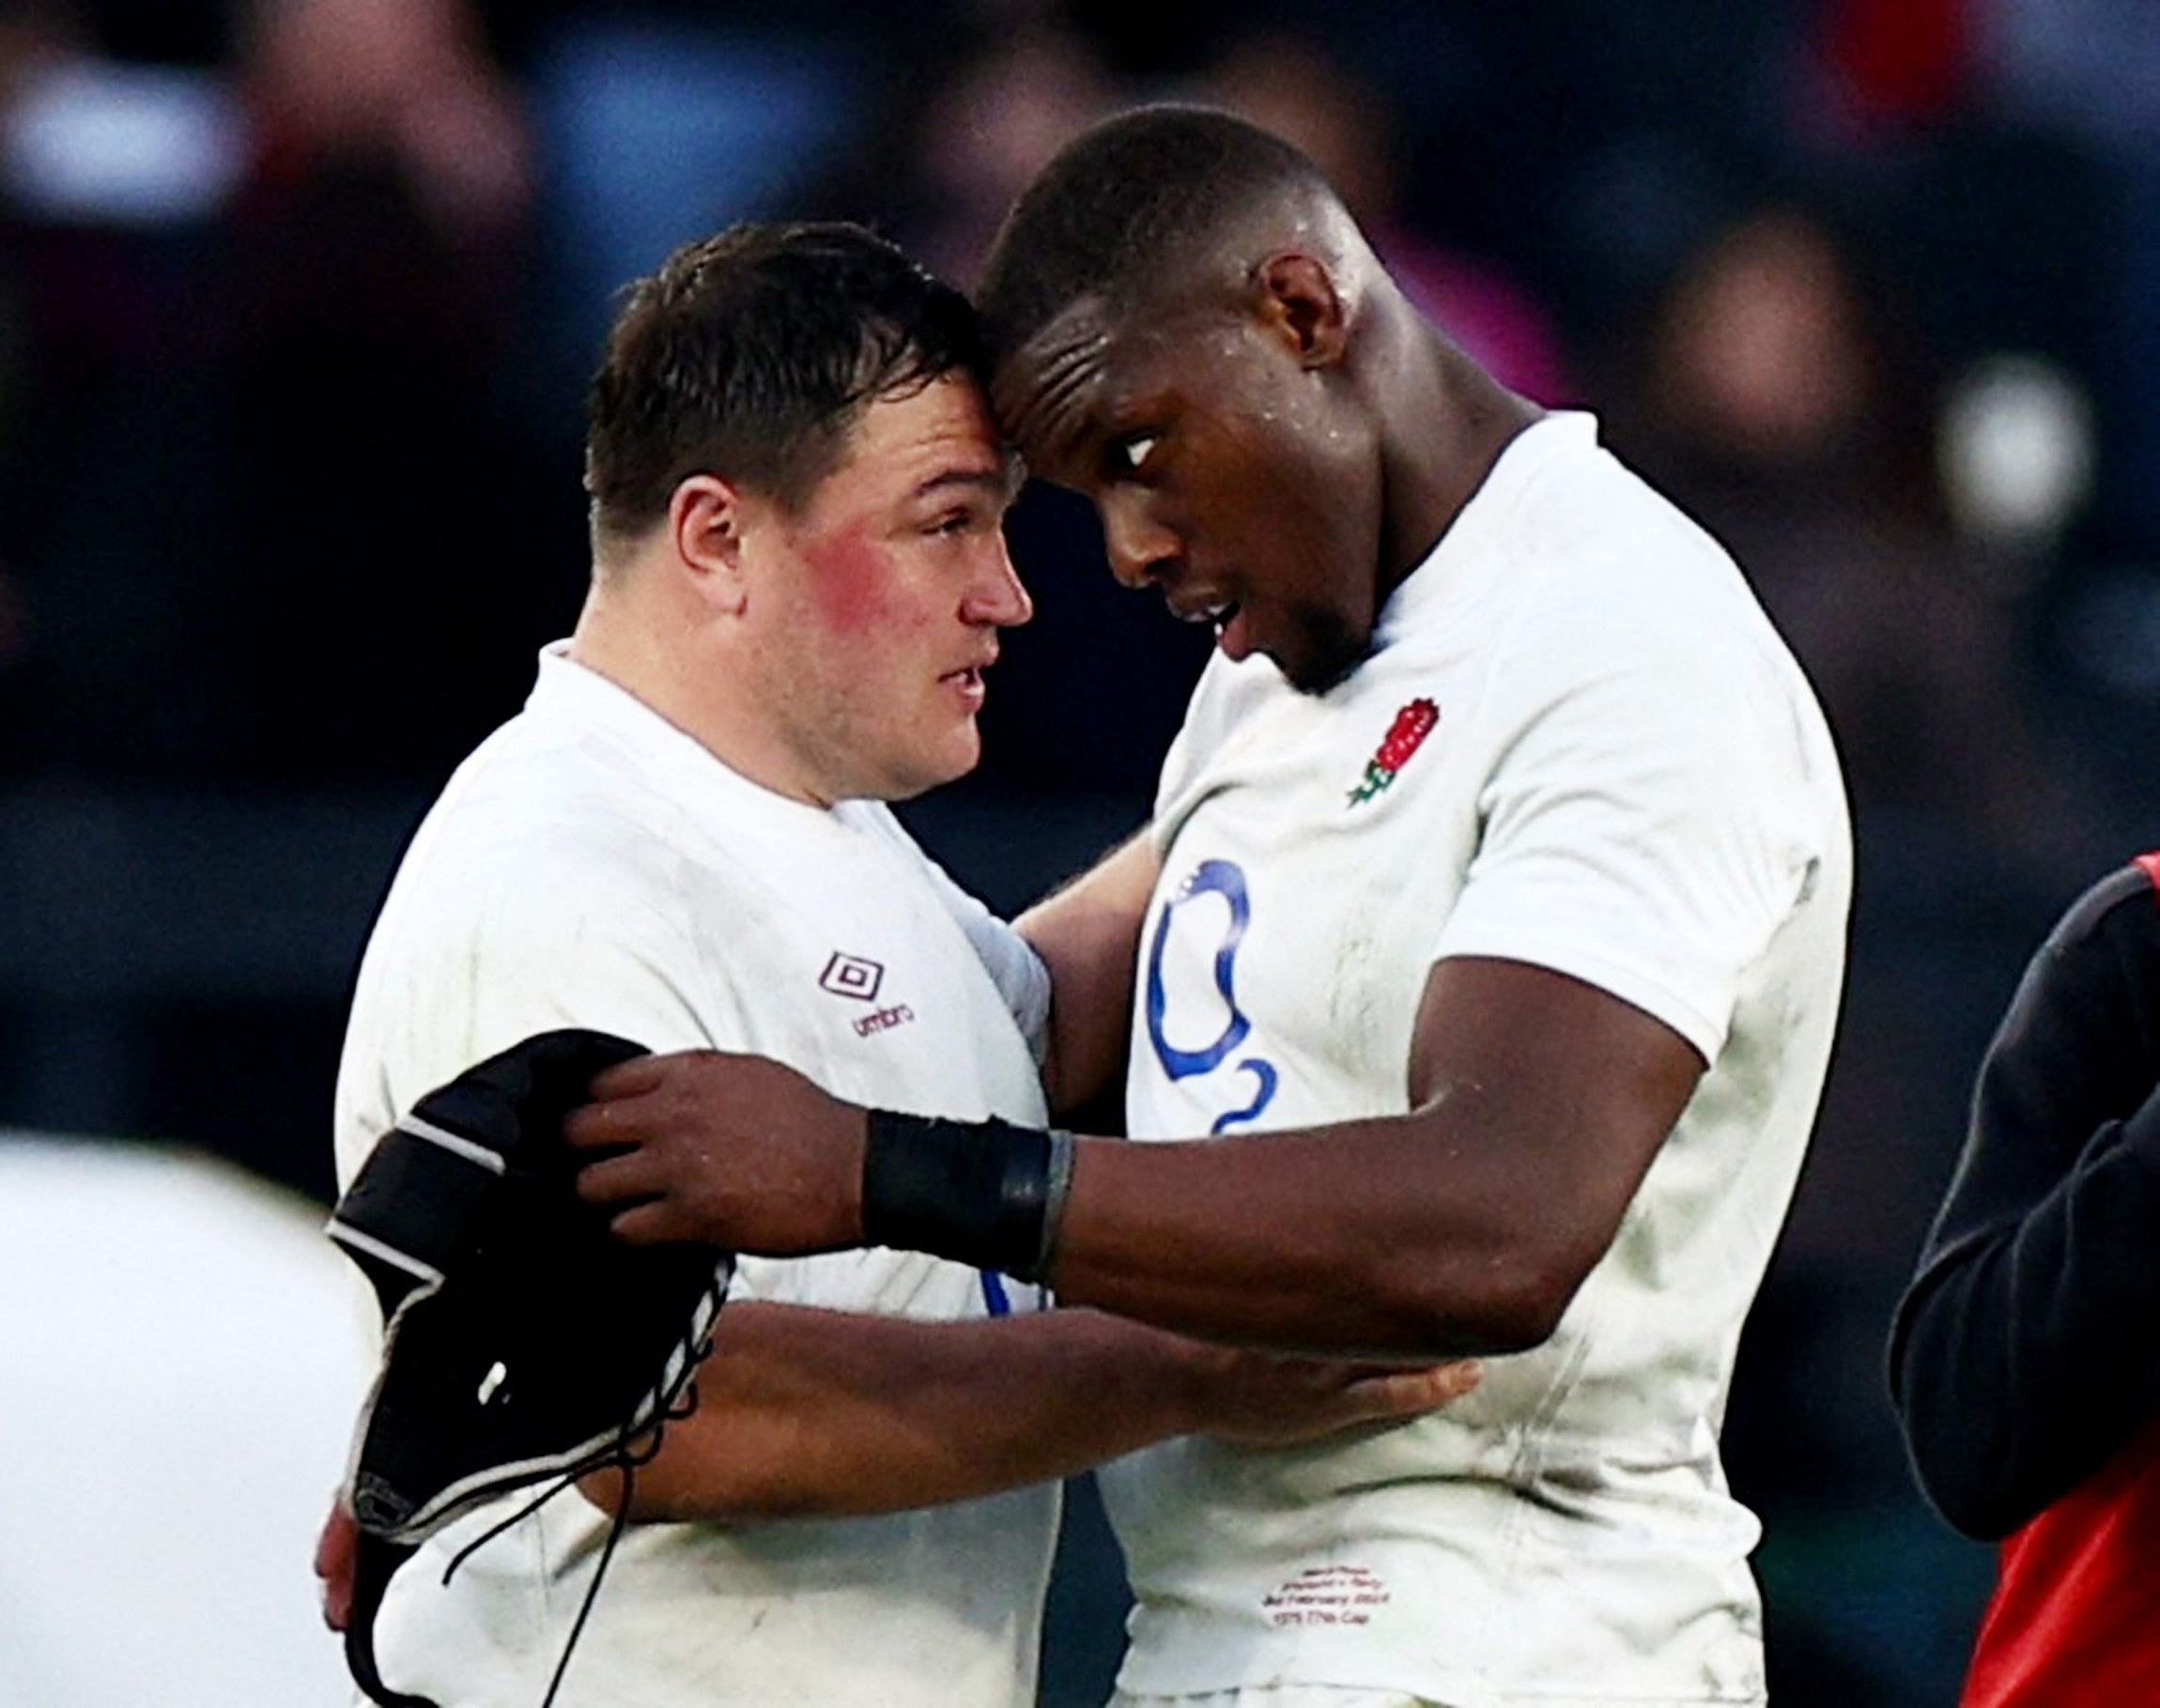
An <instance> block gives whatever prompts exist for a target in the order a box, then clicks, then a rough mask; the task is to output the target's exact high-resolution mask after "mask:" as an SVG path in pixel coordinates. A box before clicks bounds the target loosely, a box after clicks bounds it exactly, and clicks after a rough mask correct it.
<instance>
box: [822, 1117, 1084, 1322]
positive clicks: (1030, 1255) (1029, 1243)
mask: <svg viewBox="0 0 2160 1708" xmlns="http://www.w3.org/2000/svg"><path fill="white" fill-rule="evenodd" d="M1071 1184H1072V1134H1071V1133H1069V1132H1061V1131H1050V1132H1044V1131H1040V1130H1038V1129H1036V1128H1032V1127H1015V1126H1013V1125H1011V1123H1010V1122H1008V1121H997V1120H990V1121H945V1120H938V1119H935V1118H933V1117H931V1116H919V1115H896V1114H894V1113H893V1112H892V1111H890V1110H887V1109H872V1111H871V1112H870V1132H869V1140H868V1143H867V1144H866V1145H865V1146H864V1148H863V1153H862V1237H863V1243H864V1244H866V1245H886V1246H891V1247H893V1248H895V1249H896V1250H899V1251H903V1252H928V1253H929V1254H931V1255H932V1256H933V1257H949V1258H951V1259H952V1260H953V1261H954V1262H956V1263H965V1264H972V1265H973V1266H974V1267H975V1268H977V1269H998V1270H1002V1271H1003V1272H1004V1273H1005V1274H1008V1275H1011V1276H1013V1277H1014V1278H1016V1279H1018V1280H1021V1281H1040V1280H1041V1278H1042V1275H1043V1272H1044V1271H1045V1270H1046V1269H1049V1267H1050V1254H1051V1249H1052V1247H1053V1246H1054V1245H1055V1244H1056V1243H1057V1223H1058V1220H1059V1218H1060V1217H1061V1216H1062V1215H1063V1214H1064V1210H1065V1194H1066V1192H1067V1190H1068V1188H1069V1187H1070V1186H1071Z"/></svg>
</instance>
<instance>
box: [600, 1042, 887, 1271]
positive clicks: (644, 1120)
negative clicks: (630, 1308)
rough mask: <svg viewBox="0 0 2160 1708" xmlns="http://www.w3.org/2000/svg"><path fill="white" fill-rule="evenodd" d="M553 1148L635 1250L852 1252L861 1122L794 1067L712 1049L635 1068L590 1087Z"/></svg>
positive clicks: (856, 1234) (856, 1233) (858, 1215)
mask: <svg viewBox="0 0 2160 1708" xmlns="http://www.w3.org/2000/svg"><path fill="white" fill-rule="evenodd" d="M592 1097H593V1101H591V1102H590V1103H587V1104H586V1105H584V1106H583V1107H582V1108H579V1109H575V1110H573V1111H571V1113H570V1115H569V1116H568V1118H567V1119H566V1120H565V1121H564V1122H563V1136H564V1137H565V1138H566V1139H568V1140H569V1142H570V1143H571V1144H572V1145H575V1146H580V1147H583V1148H587V1149H590V1150H592V1151H593V1152H594V1155H595V1158H596V1160H595V1161H594V1162H590V1163H588V1164H587V1165H586V1166H585V1168H584V1169H583V1170H582V1171H581V1172H580V1173H579V1177H578V1191H579V1194H580V1195H581V1196H582V1197H584V1198H585V1199H587V1200H588V1201H589V1202H592V1203H594V1204H603V1205H607V1206H609V1208H611V1209H612V1211H613V1226H614V1229H615V1232H616V1233H617V1234H618V1235H620V1236H621V1237H622V1238H623V1239H628V1240H631V1241H633V1242H634V1243H638V1244H654V1243H659V1242H663V1241H670V1240H696V1241H702V1242H704V1243H706V1244H710V1245H717V1246H720V1247H722V1248H724V1249H726V1250H728V1251H731V1252H750V1253H757V1254H764V1255H771V1256H793V1255H797V1254H804V1253H810V1252H825V1251H836V1250H839V1249H841V1248H842V1247H846V1246H851V1245H854V1244H856V1243H857V1242H858V1241H859V1239H860V1237H861V1229H862V1153H863V1136H864V1118H865V1117H864V1115H863V1112H862V1111H861V1110H860V1109H857V1108H856V1107H854V1106H853V1105H852V1104H848V1103H843V1102H841V1101H840V1100H838V1099H837V1098H834V1097H831V1096H830V1095H828V1094H827V1093H825V1092H824V1091H822V1090H820V1089H819V1088H818V1087H817V1086H815V1085H812V1084H811V1083H810V1081H809V1080H807V1079H805V1078H804V1077H803V1076H802V1075H801V1074H799V1073H797V1072H795V1069H792V1068H787V1067H783V1066H782V1065H781V1064H779V1062H774V1061H768V1060H766V1059H764V1057H762V1056H755V1055H731V1054H725V1053H723V1052H721V1051H717V1050H695V1051H687V1052H685V1053H682V1054H674V1055H643V1056H640V1057H639V1058H638V1059H637V1060H635V1061H630V1062H625V1063H624V1064H623V1065H622V1066H621V1067H619V1068H611V1069H609V1070H608V1071H607V1072H605V1073H603V1074H601V1075H600V1076H599V1077H598V1078H597V1079H595V1080H594V1082H593V1085H592Z"/></svg>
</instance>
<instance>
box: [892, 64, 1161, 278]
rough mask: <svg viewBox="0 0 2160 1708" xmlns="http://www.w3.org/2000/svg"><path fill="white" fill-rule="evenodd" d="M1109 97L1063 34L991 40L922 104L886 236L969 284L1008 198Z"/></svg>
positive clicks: (1099, 69) (1114, 92)
mask: <svg viewBox="0 0 2160 1708" xmlns="http://www.w3.org/2000/svg"><path fill="white" fill-rule="evenodd" d="M1119 94H1120V91H1119V89H1118V87H1117V85H1116V84H1115V83H1114V82H1113V80H1112V78H1111V74H1110V72H1109V70H1108V69H1107V68H1106V67H1105V66H1104V65H1103V62H1102V60H1101V59H1100V58H1099V57H1098V56H1097V55H1096V54H1095V52H1094V50H1093V49H1091V48H1090V47H1089V46H1088V43H1087V42H1086V41H1085V40H1084V39H1082V38H1080V37H1078V36H1076V35H1073V34H1072V33H1071V32H1070V31H1067V30H1064V29H1061V28H1058V27H1056V26H1054V25H1048V24H1037V25H1034V26H1032V27H1029V28H1026V29H1023V30H1021V31H1020V32H1019V33H1017V34H1014V35H1011V36H1008V37H1005V38H1001V39H999V40H997V41H995V42H994V43H993V44H992V45H991V46H990V47H989V48H988V49H987V50H986V51H984V52H983V53H981V54H979V55H978V56H976V57H975V58H973V59H971V60H968V61H966V62H964V63H963V64H962V66H961V67H960V69H958V70H957V71H956V72H954V74H953V75H952V76H951V77H950V78H949V79H947V80H946V81H945V82H943V83H942V84H941V85H939V86H938V87H937V88H936V90H935V91H934V92H933V95H932V98H931V100H930V101H929V103H928V104H927V106H926V108H925V109H924V112H923V114H922V116H921V119H920V122H919V125H918V134H917V138H916V143H915V147H914V153H913V159H912V161H911V162H910V167H911V169H910V170H909V171H908V172H907V173H906V175H905V178H906V189H905V190H904V191H903V197H902V199H901V201H900V203H899V205H898V206H896V207H895V208H894V209H893V215H894V223H895V226H896V228H897V232H896V235H898V237H899V238H900V240H901V241H903V243H904V244H905V245H906V246H907V248H908V250H909V252H910V253H911V254H915V255H916V256H918V258H919V259H920V260H921V261H922V262H923V264H924V265H925V266H927V267H929V268H930V269H931V270H932V271H933V272H937V273H941V274H943V275H944V276H945V277H946V278H949V279H950V280H952V281H953V282H954V283H955V284H957V285H963V286H967V287H972V286H973V285H974V283H975V279H976V275H977V273H978V272H979V271H980V269H981V266H982V262H983V260H984V258H985V257H986V256H987V255H988V254H989V252H990V242H991V239H993V238H995V236H996V235H997V228H998V226H999V225H1000V224H1002V223H1004V220H1005V214H1006V210H1007V209H1008V208H1011V206H1012V201H1013V198H1014V197H1015V196H1017V195H1018V194H1019V193H1020V192H1021V190H1022V188H1023V187H1025V186H1026V184H1027V183H1028V181H1029V180H1030V179H1032V178H1033V177H1034V176H1035V174H1036V171H1037V169H1038V168H1040V167H1041V165H1042V164H1043V163H1044V162H1046V161H1048V160H1049V158H1050V157H1051V155H1053V154H1054V153H1056V152H1057V148H1058V147H1059V146H1060V145H1062V144H1063V143H1064V142H1065V141H1066V140H1067V139H1068V138H1069V137H1071V136H1072V134H1073V133H1074V132H1075V131H1078V130H1080V129H1081V128H1082V127H1083V126H1085V125H1087V124H1088V123H1090V122H1092V121H1093V120H1094V119H1096V118H1099V117H1101V116H1102V115H1103V114H1104V113H1106V112H1108V111H1109V110H1110V109H1111V107H1112V106H1114V105H1116V104H1118V103H1119Z"/></svg>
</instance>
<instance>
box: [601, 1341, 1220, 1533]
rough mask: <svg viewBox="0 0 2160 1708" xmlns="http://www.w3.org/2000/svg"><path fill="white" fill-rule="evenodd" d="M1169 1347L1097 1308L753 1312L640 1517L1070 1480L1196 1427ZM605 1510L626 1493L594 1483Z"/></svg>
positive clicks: (1184, 1362) (959, 1493) (1188, 1384)
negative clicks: (966, 1318)
mask: <svg viewBox="0 0 2160 1708" xmlns="http://www.w3.org/2000/svg"><path fill="white" fill-rule="evenodd" d="M1198 1416H1199V1414H1198V1410H1197V1393H1196V1376H1195V1372H1194V1368H1193V1366H1192V1364H1191V1362H1190V1361H1189V1360H1188V1359H1186V1358H1185V1357H1184V1356H1183V1355H1182V1354H1181V1353H1180V1350H1179V1348H1178V1346H1177V1345H1176V1343H1175V1342H1174V1341H1173V1340H1172V1339H1171V1337H1169V1336H1166V1335H1162V1334H1157V1333H1154V1332H1153V1331H1149V1330H1148V1329H1147V1328H1145V1327H1143V1326H1141V1325H1139V1324H1134V1323H1125V1322H1119V1321H1117V1320H1115V1319H1114V1318H1110V1317H1106V1316H1099V1315H1097V1314H1096V1313H1094V1312H1090V1311H1056V1312H1049V1313H1043V1314H1040V1315H1033V1316H1015V1317H1005V1318H1000V1319H995V1320H990V1321H978V1322H965V1323H926V1322H916V1321H909V1320H905V1319H902V1318H897V1317H880V1316H855V1315H850V1314H846V1313H841V1312H829V1311H818V1310H810V1309H805V1308H796V1307H790V1306H781V1305H764V1304H742V1305H736V1306H732V1307H730V1308H729V1309H728V1310H727V1311H725V1312H723V1313H722V1315H721V1318H720V1330H719V1332H718V1334H717V1337H716V1346H715V1352H714V1355H713V1357H712V1358H711V1359H709V1360H708V1361H707V1362H706V1363H705V1364H704V1366H703V1367H702V1370H701V1372H700V1374H699V1377H698V1408H697V1410H696V1411H695V1412H694V1413H692V1415H691V1416H689V1417H688V1418H686V1419H684V1420H682V1421H680V1422H679V1423H675V1424H673V1425H672V1426H671V1428H670V1429H669V1431H668V1433H667V1435H666V1437H665V1439H664V1440H663V1443H662V1447H661V1451H660V1454H659V1455H658V1456H657V1457H656V1459H655V1460H654V1461H653V1462H652V1463H651V1464H650V1465H648V1466H645V1467H643V1468H642V1469H640V1470H639V1471H638V1473H637V1476H636V1479H635V1483H634V1485H633V1494H632V1506H631V1514H632V1516H634V1517H637V1518H641V1519H691V1518H695V1519H703V1520H707V1521H712V1522H723V1523H724V1522H730V1521H743V1520H748V1519H759V1518H781V1517H803V1516H861V1515H867V1514H876V1513H887V1512H898V1511H903V1510H905V1509H909V1508H913V1507H919V1506H930V1505H936V1504H939V1503H941V1502H944V1501H948V1500H965V1499H968V1498H971V1497H974V1496H979V1495H986V1494H992V1493H995V1492H998V1491H1000V1490H1003V1489H1008V1488H1017V1487H1022V1486H1025V1485H1028V1484H1033V1483H1041V1482H1046V1481H1049V1480H1052V1479H1055V1478H1060V1477H1065V1476H1069V1475H1072V1474H1074V1473H1076V1472H1078V1471H1080V1470H1083V1469H1087V1468H1088V1467H1089V1466H1092V1465H1095V1464H1099V1463H1100V1462H1102V1461H1103V1459H1106V1458H1110V1457H1114V1456H1116V1455H1117V1454H1121V1453H1126V1452H1129V1451H1131V1450H1132V1449H1134V1448H1136V1447H1140V1446H1144V1445H1146V1444H1148V1443H1149V1442H1151V1441H1156V1440H1160V1439H1164V1438H1165V1437H1167V1436H1170V1435H1174V1434H1178V1433H1180V1432H1181V1431H1183V1430H1185V1429H1188V1428H1191V1427H1193V1426H1194V1425H1195V1424H1196V1422H1197V1421H1198ZM586 1489H587V1493H588V1494H589V1495H590V1496H592V1497H593V1498H594V1499H595V1500H598V1501H599V1502H600V1503H601V1504H603V1505H612V1503H613V1501H614V1500H615V1499H616V1498H617V1497H618V1493H619V1489H620V1480H619V1478H618V1476H617V1474H616V1473H614V1472H606V1473H602V1474H601V1475H600V1476H598V1477H595V1478H592V1479H588V1481H587V1484H586Z"/></svg>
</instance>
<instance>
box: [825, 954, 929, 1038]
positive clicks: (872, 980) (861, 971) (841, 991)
mask: <svg viewBox="0 0 2160 1708" xmlns="http://www.w3.org/2000/svg"><path fill="white" fill-rule="evenodd" d="M817 981H818V988H819V989H820V990H824V991H830V992H832V993H833V994H834V995H835V996H848V997H853V998H854V999H855V1000H856V1001H857V1002H875V1001H876V1000H877V992H878V987H879V986H881V985H883V984H884V983H885V968H884V967H882V966H880V965H879V964H878V963H877V962H874V961H865V960H864V959H863V958H862V957H861V956H860V955H849V954H843V953H842V952H841V950H839V949H835V950H834V951H833V956H832V959H831V960H830V961H828V962H825V971H824V972H822V973H820V974H819V975H818V976H817ZM914 1018H915V1010H914V1009H913V1008H909V1007H908V1006H907V1004H905V1003H904V1002H903V1003H897V1004H895V1005H894V1006H893V1007H891V1008H876V1009H873V1010H872V1012H870V1013H868V1014H865V1015H864V1016H863V1017H862V1018H861V1019H860V1020H858V1021H856V1023H855V1030H856V1037H858V1038H868V1037H869V1036H870V1035H871V1034H872V1033H873V1032H884V1031H887V1030H888V1029H889V1028H891V1027H893V1026H904V1025H905V1024H907V1023H908V1022H909V1021H911V1020H913V1019H914Z"/></svg>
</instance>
